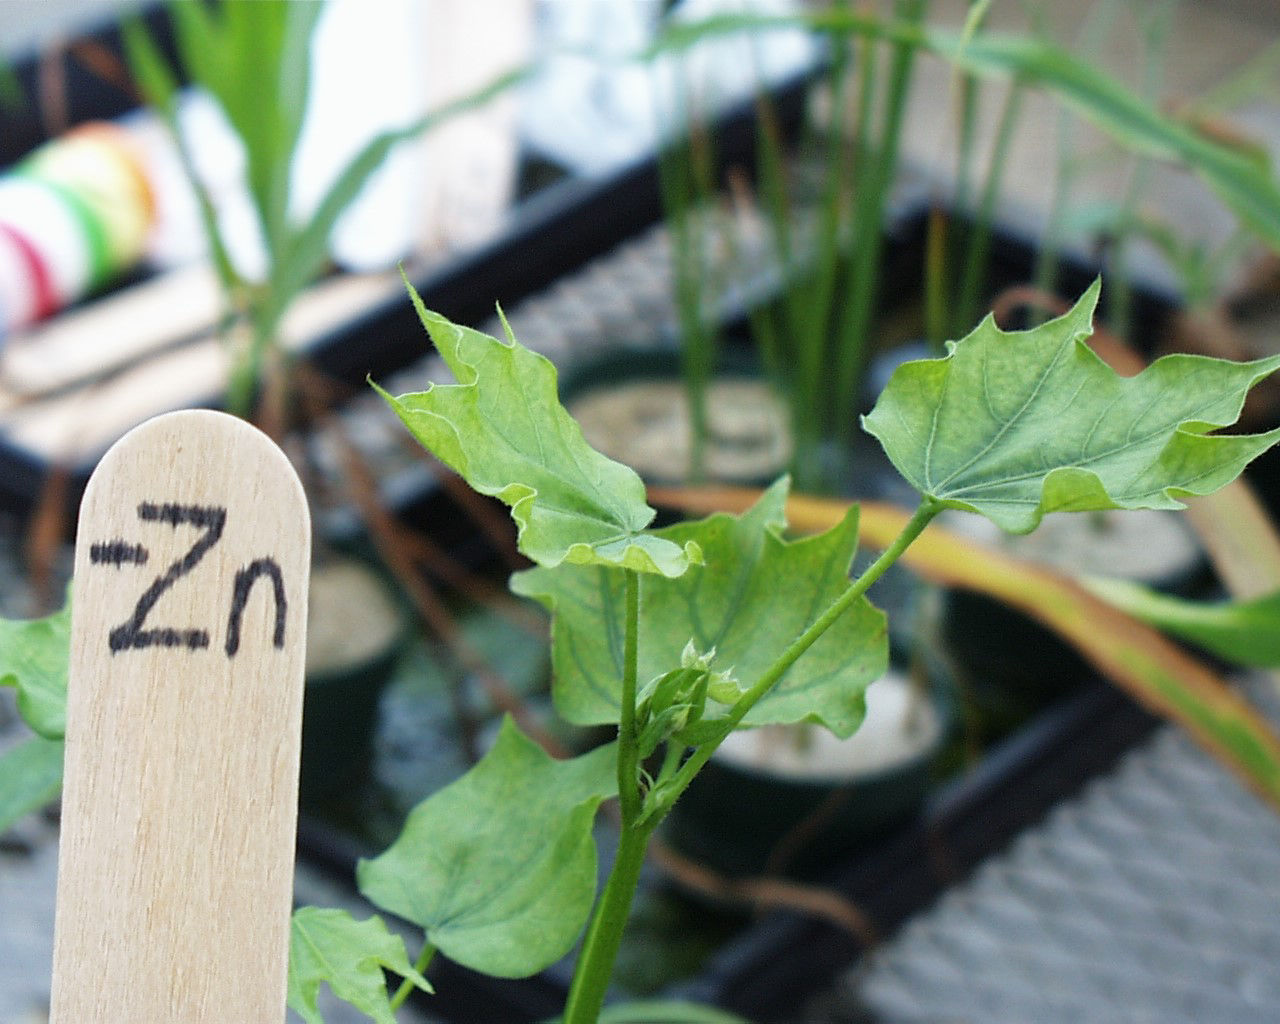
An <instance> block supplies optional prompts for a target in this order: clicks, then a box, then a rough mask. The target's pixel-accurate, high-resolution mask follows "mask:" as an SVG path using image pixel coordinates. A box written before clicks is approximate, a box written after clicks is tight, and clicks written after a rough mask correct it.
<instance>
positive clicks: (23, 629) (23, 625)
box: [0, 601, 71, 740]
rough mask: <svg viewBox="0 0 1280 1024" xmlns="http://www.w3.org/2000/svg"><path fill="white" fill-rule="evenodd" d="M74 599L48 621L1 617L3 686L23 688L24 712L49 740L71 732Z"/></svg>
mask: <svg viewBox="0 0 1280 1024" xmlns="http://www.w3.org/2000/svg"><path fill="white" fill-rule="evenodd" d="M70 657H71V602H70V601H68V602H67V603H66V605H65V606H64V607H63V608H62V610H61V611H58V612H54V614H52V615H49V616H46V617H45V618H43V619H0V686H13V687H16V688H17V691H18V712H19V713H20V714H21V715H22V717H23V719H24V720H25V721H26V723H27V724H28V725H29V726H31V728H32V729H34V730H35V731H36V732H37V733H39V734H40V735H41V736H43V737H44V738H45V739H50V740H60V739H62V737H63V735H64V734H65V733H66V730H67V670H68V669H67V666H68V662H69V660H70Z"/></svg>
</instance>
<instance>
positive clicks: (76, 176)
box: [0, 122, 155, 337]
mask: <svg viewBox="0 0 1280 1024" xmlns="http://www.w3.org/2000/svg"><path fill="white" fill-rule="evenodd" d="M154 217H155V197H154V194H153V192H152V189H151V186H150V183H149V181H148V178H147V174H146V171H145V168H144V166H143V163H142V159H141V157H140V155H139V154H138V153H137V152H136V151H135V149H134V147H133V146H132V145H131V143H130V139H129V136H128V133H127V132H126V131H124V130H123V129H121V128H119V127H118V126H116V125H112V124H109V123H105V122H94V123H92V124H86V125H82V126H80V127H79V128H76V129H75V130H74V131H71V132H69V133H67V134H66V135H64V136H62V137H61V138H58V139H55V140H53V141H52V142H49V143H47V144H45V145H44V146H42V147H40V149H38V150H36V151H35V152H33V153H32V154H30V155H29V156H27V157H26V158H25V159H23V160H22V161H21V162H20V163H19V164H17V165H16V166H15V167H13V168H12V169H11V170H10V171H9V172H8V173H6V174H4V175H0V337H3V336H4V335H5V334H7V333H12V332H13V331H14V330H16V329H18V328H21V327H23V326H25V325H27V324H29V323H31V322H33V321H34V320H37V319H39V318H40V317H43V316H47V315H49V314H50V313H52V312H54V311H56V310H57V309H60V308H62V307H63V306H65V305H67V304H69V303H71V302H74V301H76V300H77V299H79V298H82V297H83V296H85V295H87V294H88V293H90V292H91V291H93V290H95V289H97V288H100V287H102V286H103V285H104V284H106V283H108V282H109V281H111V280H112V279H113V278H115V277H116V276H118V275H119V274H120V273H121V272H123V271H125V270H128V269H129V268H130V267H132V266H133V265H134V264H136V263H137V262H138V260H139V259H140V258H141V257H142V255H143V253H144V251H145V247H146V244H147V237H148V233H149V231H150V229H151V225H152V223H153V221H154Z"/></svg>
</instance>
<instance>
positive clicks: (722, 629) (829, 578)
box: [511, 478, 888, 736]
mask: <svg viewBox="0 0 1280 1024" xmlns="http://www.w3.org/2000/svg"><path fill="white" fill-rule="evenodd" d="M786 497H787V481H786V479H785V478H783V479H782V480H779V481H778V482H777V483H775V484H774V485H773V486H772V487H770V488H769V489H768V490H767V491H766V492H765V493H764V494H763V495H762V497H761V499H760V501H759V502H757V503H756V504H755V505H754V506H753V507H752V508H751V509H749V510H748V511H747V512H745V513H743V515H742V516H740V517H735V516H730V515H723V514H722V515H713V516H711V517H710V518H708V519H704V520H701V521H699V522H694V523H681V524H678V525H675V526H671V527H667V528H666V529H663V530H659V531H657V533H658V535H659V536H660V537H663V538H665V539H668V540H670V541H671V542H672V543H675V544H689V543H690V542H692V543H695V544H697V545H698V547H699V549H700V550H702V551H703V552H704V554H705V556H706V565H705V566H704V567H703V568H701V569H699V570H697V571H695V572H691V573H689V574H688V575H687V576H685V577H683V578H681V579H676V580H668V579H663V578H661V577H646V578H645V579H644V580H643V585H642V589H641V593H640V601H641V606H640V608H641V615H640V635H639V678H640V679H641V680H642V681H644V680H654V679H657V678H659V677H662V676H664V675H666V674H667V673H668V672H670V671H672V670H673V669H674V668H675V667H676V666H680V665H681V664H682V662H683V660H684V659H682V652H683V650H684V649H685V647H686V645H687V644H688V643H689V641H690V640H692V642H693V646H694V647H695V648H696V649H698V650H701V651H709V650H711V649H712V648H714V649H715V651H716V659H715V660H716V665H717V667H718V668H720V669H721V671H722V672H724V673H726V674H727V673H730V672H731V674H732V676H733V677H734V678H735V679H736V680H738V681H740V682H741V683H743V684H744V685H748V686H749V685H750V684H751V683H752V682H754V680H755V679H756V678H758V677H759V676H760V675H761V674H762V673H763V672H764V670H765V669H766V668H768V667H769V666H770V665H771V664H773V662H774V661H776V660H777V658H778V657H779V656H780V655H781V654H782V652H783V651H784V650H785V649H786V648H787V647H788V646H790V644H791V642H792V641H793V640H794V639H795V638H796V636H798V635H799V634H800V633H801V632H803V630H804V629H805V627H807V626H808V625H809V624H810V623H811V622H813V620H814V619H816V618H817V617H818V615H819V614H820V613H821V612H822V611H823V610H825V609H826V608H827V606H828V605H829V604H830V603H831V602H832V601H833V600H834V599H835V598H836V597H837V596H838V595H839V594H840V593H841V592H843V590H844V589H845V588H846V587H847V586H848V583H849V577H848V573H849V565H850V563H851V562H852V560H853V554H854V551H855V550H856V547H857V536H858V517H857V508H856V506H855V507H853V508H851V509H850V510H849V513H848V514H847V515H846V516H845V518H844V520H843V521H842V522H841V523H840V524H839V525H838V526H836V527H834V528H833V529H831V530H828V531H827V532H825V533H822V534H819V535H818V536H815V537H807V538H804V539H801V540H796V541H787V540H784V539H783V537H782V530H783V529H784V527H785V526H786V520H785V517H784V515H783V506H784V504H785V502H786ZM511 588H512V590H514V591H515V592H516V593H517V594H522V595H524V596H526V597H531V598H534V599H535V600H537V601H539V602H541V603H542V604H543V605H545V606H546V607H547V608H549V609H551V611H552V612H553V614H554V620H553V624H552V665H553V671H554V676H555V683H554V696H555V702H556V708H557V710H558V711H559V712H560V713H561V714H562V715H563V716H564V717H565V718H567V719H568V720H569V721H571V722H577V723H579V724H600V723H606V722H616V721H618V717H619V697H620V683H619V680H620V679H621V678H622V647H623V644H622V637H623V632H624V623H623V604H624V602H623V593H622V591H623V581H622V579H621V574H620V573H617V572H611V571H609V570H606V569H601V568H598V567H578V566H561V567H560V568H558V569H555V570H548V569H544V568H541V567H536V568H533V569H529V570H526V571H524V572H521V573H517V574H516V575H515V576H513V577H512V580H511ZM780 594H785V595H786V600H785V601H779V600H778V595H780ZM887 660H888V642H887V639H886V630H885V619H884V615H883V614H882V613H881V612H879V611H877V610H876V609H875V608H874V607H872V605H871V604H870V602H868V601H867V600H866V599H865V598H864V599H862V600H860V601H859V602H858V603H857V604H856V605H854V607H853V608H851V609H850V610H849V611H848V612H847V613H845V615H844V616H843V617H842V618H841V619H840V620H839V621H838V622H837V623H836V625H835V626H833V627H832V628H831V629H830V630H829V631H828V632H827V633H826V634H825V635H824V636H823V637H822V638H821V639H820V640H818V642H817V643H816V644H814V646H813V647H812V648H811V649H810V650H809V651H807V652H806V653H805V654H804V656H803V657H801V658H800V660H799V661H797V662H796V664H795V665H793V666H792V667H791V669H790V671H788V672H787V674H786V675H784V676H783V677H782V679H781V680H780V681H779V683H778V685H777V686H776V687H775V688H774V689H773V690H772V691H771V692H770V693H769V694H768V695H767V696H766V697H764V698H763V699H762V700H761V701H760V702H759V703H758V704H757V705H756V706H755V707H754V708H752V709H751V712H750V713H749V714H748V715H747V718H746V720H745V724H747V725H763V724H766V723H787V722H799V721H804V720H808V721H814V722H821V723H823V724H824V725H826V726H827V727H828V728H829V729H831V731H832V732H834V733H836V734H837V735H839V736H848V735H850V734H852V733H853V731H854V730H855V729H856V728H857V727H858V725H859V724H860V723H861V721H862V717H863V713H864V710H865V705H864V698H863V691H864V690H865V689H866V687H867V686H868V685H870V684H871V683H872V682H873V681H874V680H875V679H877V678H879V676H880V675H881V674H883V672H884V669H885V666H886V663H887ZM709 715H710V712H708V716H709Z"/></svg>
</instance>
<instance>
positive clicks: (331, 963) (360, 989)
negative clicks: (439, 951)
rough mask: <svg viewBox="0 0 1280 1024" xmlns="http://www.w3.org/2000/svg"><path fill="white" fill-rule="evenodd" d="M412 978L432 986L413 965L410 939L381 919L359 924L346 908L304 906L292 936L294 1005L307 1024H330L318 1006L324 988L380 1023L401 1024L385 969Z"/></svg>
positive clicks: (295, 917) (291, 996) (298, 912)
mask: <svg viewBox="0 0 1280 1024" xmlns="http://www.w3.org/2000/svg"><path fill="white" fill-rule="evenodd" d="M384 970H387V971H391V972H393V973H395V974H398V975H399V976H400V977H402V978H407V979H408V980H409V981H411V982H413V984H414V985H416V986H417V987H418V988H420V989H422V991H424V992H431V991H433V990H432V988H431V984H430V982H428V981H427V979H426V978H424V977H423V976H422V975H421V974H419V973H418V971H416V970H415V969H414V968H413V966H412V965H411V964H410V963H409V956H408V954H407V953H406V952H405V948H404V939H402V938H400V936H399V935H393V934H391V932H389V931H388V930H387V926H386V924H385V923H384V922H383V920H382V919H381V918H380V917H377V916H374V917H370V918H368V919H367V920H365V921H357V920H356V919H355V918H353V917H352V916H351V915H350V914H348V913H347V912H346V911H345V910H333V909H329V908H322V907H301V908H299V909H298V910H296V911H294V914H293V921H292V924H291V926H290V932H289V1006H290V1007H292V1008H293V1009H294V1010H295V1011H296V1012H297V1013H298V1014H299V1016H301V1017H302V1019H303V1020H305V1021H306V1022H307V1024H324V1017H323V1016H321V1014H320V1009H319V1007H318V1006H317V1005H316V997H317V996H318V995H319V992H320V985H321V984H322V983H326V982H327V983H328V985H329V988H330V989H331V990H332V991H333V994H334V995H335V996H337V997H338V998H339V999H341V1000H343V1001H344V1002H347V1003H350V1004H351V1005H352V1006H354V1007H355V1008H356V1009H357V1010H360V1011H361V1012H362V1013H366V1014H368V1015H369V1016H370V1017H371V1018H373V1019H374V1020H375V1021H377V1022H378V1024H396V1016H395V1012H394V1011H393V1010H392V1008H391V1000H390V998H389V996H388V995H387V981H386V976H385V975H384V974H383V971H384Z"/></svg>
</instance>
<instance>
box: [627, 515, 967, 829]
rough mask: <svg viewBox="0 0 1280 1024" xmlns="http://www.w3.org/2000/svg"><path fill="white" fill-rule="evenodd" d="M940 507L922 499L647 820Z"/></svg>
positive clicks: (679, 775)
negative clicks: (874, 557) (901, 525)
mask: <svg viewBox="0 0 1280 1024" xmlns="http://www.w3.org/2000/svg"><path fill="white" fill-rule="evenodd" d="M943 508H944V506H943V504H942V503H941V502H939V501H937V500H936V499H934V498H930V497H927V496H926V497H925V498H923V499H921V502H920V504H919V506H918V507H917V508H916V511H915V513H914V514H913V515H912V517H911V518H910V519H909V520H908V521H907V524H906V525H905V526H904V527H903V528H902V532H901V533H900V534H898V536H897V537H896V538H895V539H894V541H893V543H892V544H890V545H889V546H888V547H887V548H885V550H884V551H883V552H881V554H880V557H879V558H877V559H876V560H875V561H874V562H872V563H871V565H869V566H867V569H866V571H865V572H863V574H862V575H861V576H859V577H858V578H857V579H856V580H854V581H853V582H852V583H851V584H849V587H848V589H847V590H845V591H844V593H842V594H841V595H840V596H839V597H838V598H836V599H835V601H833V602H832V603H831V604H830V605H829V606H828V607H827V610H826V611H824V612H823V613H822V614H821V615H819V616H818V618H817V619H815V620H814V621H813V623H812V625H810V626H809V628H808V629H806V630H805V631H804V632H803V633H801V634H800V636H798V637H796V639H795V640H794V641H793V642H792V643H791V645H790V646H789V647H788V648H787V649H786V650H785V651H783V652H782V654H781V655H780V656H779V657H778V659H777V660H776V661H775V662H774V663H773V664H772V665H771V666H769V668H768V669H766V670H765V672H764V673H763V674H762V675H761V676H760V678H759V679H757V680H756V682H755V683H754V684H753V685H752V686H751V688H750V689H748V690H747V691H746V693H744V694H743V695H742V696H741V697H739V698H738V701H737V703H735V704H734V705H733V707H732V708H730V709H729V713H728V715H727V716H725V718H724V719H723V722H724V730H723V733H722V734H721V735H720V736H719V738H717V739H713V740H709V741H708V742H706V743H703V744H701V745H699V746H698V748H697V749H696V750H695V751H694V752H693V754H692V755H690V757H689V760H687V761H686V762H685V763H684V764H683V765H682V766H681V768H680V770H679V771H678V772H676V774H675V776H674V777H673V778H672V779H671V781H670V783H669V784H668V785H667V786H666V787H664V788H663V791H662V804H663V806H660V807H658V806H655V807H653V808H651V809H650V811H649V817H651V818H652V819H653V820H655V821H661V820H662V817H663V816H664V815H665V814H666V812H667V811H668V810H669V809H670V807H671V805H672V804H674V803H675V801H676V799H677V798H678V797H679V796H680V794H681V793H683V792H684V791H685V790H686V789H687V788H688V787H689V783H691V782H692V781H693V778H694V776H695V775H697V774H698V772H700V771H701V770H702V767H703V765H705V764H706V763H707V761H708V760H710V758H711V755H712V754H714V753H715V751H716V748H717V747H719V746H720V744H721V743H722V742H723V741H724V739H725V737H727V736H728V735H729V733H731V732H732V731H733V730H734V729H735V728H737V726H738V725H739V724H741V722H742V720H743V719H744V718H746V716H747V714H748V712H750V710H751V709H752V708H753V707H754V706H755V705H756V704H757V703H758V702H759V701H760V700H761V698H763V697H764V696H765V695H766V694H767V693H768V692H769V691H770V690H771V689H773V687H774V686H775V685H777V683H778V681H779V680H781V679H782V677H783V676H784V675H786V673H787V670H788V669H789V668H791V666H792V665H794V664H795V662H796V661H797V660H798V659H799V657H800V655H802V654H804V652H805V651H807V650H808V649H809V648H810V647H812V646H813V645H814V644H815V643H816V642H817V641H818V638H819V637H821V636H822V634H823V633H825V632H826V631H827V630H828V629H830V628H831V627H832V626H833V625H834V624H835V622H836V620H837V619H839V618H840V616H841V615H842V614H843V613H844V612H846V611H847V610H848V609H849V607H850V606H851V605H852V604H853V603H854V602H855V601H856V600H858V598H860V597H862V595H863V594H865V593H866V592H867V590H868V589H869V588H870V587H871V584H873V583H875V581H876V580H878V579H879V578H880V577H881V576H883V575H884V573H885V571H886V570H887V569H888V568H889V567H890V566H891V565H893V563H894V562H896V561H897V560H898V559H899V558H900V557H902V553H903V552H904V551H906V549H907V548H908V547H910V546H911V543H912V541H914V540H915V539H916V538H917V537H919V536H920V534H921V533H923V532H924V528H925V527H926V526H928V525H929V523H930V522H932V521H933V518H934V517H935V516H936V515H937V514H938V513H939V512H941V511H942V509H943Z"/></svg>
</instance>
